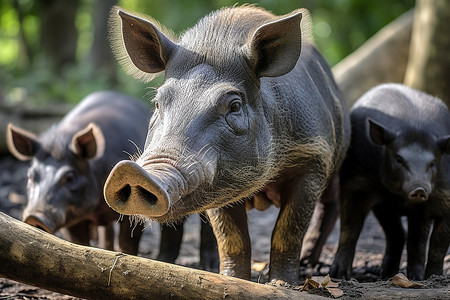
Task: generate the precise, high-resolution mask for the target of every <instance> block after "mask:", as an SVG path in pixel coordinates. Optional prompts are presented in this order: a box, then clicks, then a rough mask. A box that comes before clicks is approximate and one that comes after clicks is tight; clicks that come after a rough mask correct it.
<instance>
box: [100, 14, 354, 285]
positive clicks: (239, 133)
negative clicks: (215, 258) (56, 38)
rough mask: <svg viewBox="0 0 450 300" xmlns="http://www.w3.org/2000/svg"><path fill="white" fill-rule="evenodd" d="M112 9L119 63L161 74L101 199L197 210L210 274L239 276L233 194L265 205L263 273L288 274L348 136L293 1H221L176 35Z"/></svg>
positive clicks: (241, 231) (242, 241) (241, 256)
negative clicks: (139, 146)
mask: <svg viewBox="0 0 450 300" xmlns="http://www.w3.org/2000/svg"><path fill="white" fill-rule="evenodd" d="M116 12H117V14H113V16H112V18H113V21H112V23H113V24H115V26H116V28H113V32H117V33H116V35H117V36H115V37H113V40H118V41H119V42H118V43H116V45H115V47H116V52H117V54H118V56H119V57H124V56H125V57H126V58H125V59H124V61H123V62H124V65H125V66H126V67H129V69H128V71H129V72H130V73H132V74H133V75H135V76H136V77H138V78H140V79H146V80H148V79H149V78H150V77H149V76H148V74H150V75H151V74H154V73H157V72H161V71H165V81H164V84H163V85H162V86H161V87H160V88H159V89H158V91H157V93H156V96H155V98H154V102H155V107H156V110H155V113H154V115H153V117H152V119H151V120H150V124H149V130H148V134H147V141H146V146H145V148H144V151H143V153H142V155H141V156H140V157H139V158H138V159H137V160H136V162H130V161H124V162H120V163H119V164H117V165H116V166H115V167H114V169H113V170H112V171H111V173H110V175H109V177H108V180H107V182H106V185H105V189H104V193H105V199H106V201H107V202H108V204H109V205H110V206H111V207H112V208H113V209H114V210H116V211H118V212H120V213H122V214H131V215H141V216H143V217H144V218H150V219H153V220H157V221H159V222H169V223H170V222H172V221H173V220H176V219H179V218H182V217H183V216H185V215H188V214H191V213H195V212H200V211H204V210H208V216H209V219H210V221H211V224H212V227H213V229H214V233H215V235H216V238H217V242H218V250H219V256H220V272H221V273H222V274H226V275H231V276H237V277H241V278H246V279H249V278H250V261H251V260H250V254H251V249H250V240H249V235H248V228H247V217H246V212H245V205H244V202H243V201H244V200H245V199H247V200H248V201H252V205H254V206H255V207H263V206H265V204H266V203H272V204H275V205H277V206H279V207H280V214H279V217H278V220H277V223H276V225H275V228H274V231H273V233H272V247H271V262H270V274H269V277H270V278H271V279H281V280H284V281H288V282H290V283H293V284H295V283H298V281H299V264H300V251H301V243H302V239H303V236H304V233H305V231H306V228H307V226H308V223H309V220H310V217H311V215H312V212H313V209H314V205H315V203H316V202H317V201H318V199H319V198H320V197H321V195H322V192H323V190H324V189H325V188H326V187H327V185H328V184H329V183H330V182H331V181H332V178H333V176H334V175H335V171H336V169H337V168H339V166H340V164H341V162H342V160H343V156H344V153H345V151H346V148H347V146H348V141H349V120H348V117H347V115H346V112H345V108H344V107H343V104H342V101H341V99H340V98H339V91H338V90H337V87H336V85H335V83H334V80H333V78H332V75H331V72H330V69H329V67H328V66H327V65H326V63H325V61H324V60H323V58H322V57H321V56H320V54H319V53H318V52H317V51H316V50H315V49H314V47H313V46H312V44H311V43H310V42H309V41H308V40H307V38H305V39H304V42H303V43H302V39H301V36H302V31H301V27H300V21H301V19H302V16H303V14H304V13H305V11H295V12H293V13H291V14H289V15H287V16H282V17H276V16H274V15H272V14H270V13H268V12H267V11H265V10H263V9H260V8H255V7H235V8H229V9H223V10H219V11H216V12H213V13H211V14H210V15H208V16H206V17H205V18H203V19H202V20H201V21H199V23H198V24H197V25H196V26H194V27H193V28H191V29H190V30H188V31H187V32H186V33H185V34H184V35H183V36H182V37H181V38H180V39H179V40H178V41H175V39H174V38H169V37H168V36H169V34H168V33H166V32H165V31H164V30H163V29H161V28H159V27H158V26H157V25H156V24H157V23H156V22H153V21H151V20H150V19H148V18H143V17H142V18H141V17H138V16H134V15H132V14H130V13H127V12H124V11H123V10H121V9H117V10H116ZM122 39H123V40H122ZM300 53H301V57H300ZM299 58H300V59H299ZM243 199H244V200H243Z"/></svg>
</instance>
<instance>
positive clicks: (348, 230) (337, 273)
mask: <svg viewBox="0 0 450 300" xmlns="http://www.w3.org/2000/svg"><path fill="white" fill-rule="evenodd" d="M341 193H342V197H341V208H340V211H341V214H340V216H341V232H340V235H339V246H338V249H337V252H336V255H335V256H334V260H333V265H332V266H331V270H330V276H331V277H332V278H346V279H350V277H351V276H352V263H353V258H354V256H355V248H356V243H357V241H358V238H359V235H360V233H361V230H362V228H363V225H364V220H365V219H366V216H367V214H368V213H369V211H370V209H371V207H372V204H371V202H370V200H369V199H370V197H369V195H368V194H367V193H366V192H362V191H358V190H353V189H351V188H347V189H343V190H342V191H341Z"/></svg>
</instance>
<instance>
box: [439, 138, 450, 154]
mask: <svg viewBox="0 0 450 300" xmlns="http://www.w3.org/2000/svg"><path fill="white" fill-rule="evenodd" d="M437 144H438V146H439V148H440V149H441V151H442V153H445V154H450V135H446V136H443V137H441V138H439V139H438V141H437Z"/></svg>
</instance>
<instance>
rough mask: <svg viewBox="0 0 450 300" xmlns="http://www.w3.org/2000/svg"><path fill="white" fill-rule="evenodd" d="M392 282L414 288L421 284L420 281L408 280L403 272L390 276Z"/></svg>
mask: <svg viewBox="0 0 450 300" xmlns="http://www.w3.org/2000/svg"><path fill="white" fill-rule="evenodd" d="M392 283H393V284H395V285H396V286H399V287H402V288H415V287H420V286H422V284H420V283H417V282H414V281H411V280H409V279H408V278H407V277H406V276H405V274H403V273H398V274H397V275H395V276H394V277H392Z"/></svg>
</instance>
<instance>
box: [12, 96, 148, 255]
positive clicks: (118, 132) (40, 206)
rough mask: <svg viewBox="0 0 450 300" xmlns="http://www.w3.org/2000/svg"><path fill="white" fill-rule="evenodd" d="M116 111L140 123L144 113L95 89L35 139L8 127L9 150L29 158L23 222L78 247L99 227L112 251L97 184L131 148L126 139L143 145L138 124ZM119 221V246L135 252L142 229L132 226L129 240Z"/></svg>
mask: <svg viewBox="0 0 450 300" xmlns="http://www.w3.org/2000/svg"><path fill="white" fill-rule="evenodd" d="M122 114H128V115H132V116H133V117H134V120H135V121H136V122H139V120H140V122H142V123H143V124H145V123H146V122H147V120H148V119H149V117H150V116H149V115H150V114H149V112H148V111H147V109H146V107H145V106H144V105H142V104H140V103H139V102H138V101H136V100H134V99H132V98H129V97H126V96H124V95H121V94H118V93H114V92H98V93H94V94H91V95H89V96H88V97H86V98H85V99H84V100H83V101H82V102H81V103H80V104H79V105H78V106H77V107H75V108H74V109H73V110H72V111H71V112H69V114H67V115H66V117H65V118H64V119H63V120H62V121H61V122H60V123H58V124H57V125H54V126H53V127H51V128H50V129H48V130H47V131H45V132H44V133H42V134H41V135H40V136H39V137H38V136H36V135H34V134H33V133H31V132H29V131H26V130H24V129H21V128H18V127H15V126H14V125H12V124H10V125H9V126H8V140H7V142H8V147H9V149H10V151H11V153H12V154H13V155H14V156H15V157H17V158H18V159H21V160H30V161H31V162H30V167H29V169H28V173H27V177H28V180H27V198H28V204H27V206H26V208H25V210H24V212H23V221H24V222H26V223H28V224H30V225H33V226H35V227H38V228H40V229H43V230H45V231H46V232H49V233H52V234H53V233H55V232H57V231H59V230H62V231H63V232H64V233H65V234H67V235H68V238H69V239H70V240H71V241H72V242H76V243H79V244H84V245H89V240H90V227H92V226H93V225H94V226H102V227H104V231H103V232H99V235H100V238H101V239H100V240H99V243H100V246H102V247H105V248H107V249H111V250H113V249H114V248H113V247H114V229H113V227H112V226H113V222H114V221H116V220H118V219H119V215H118V214H117V213H116V212H114V211H113V210H111V209H110V208H109V207H108V206H107V205H106V203H105V202H104V200H103V193H102V192H103V185H104V182H105V180H106V177H107V175H108V173H109V170H110V169H111V168H112V166H113V165H114V164H115V163H116V162H118V161H119V160H122V159H125V158H126V157H127V156H128V154H126V153H135V152H136V151H137V150H136V146H135V145H134V144H132V143H130V142H129V140H132V141H133V142H134V143H136V144H137V145H143V144H144V140H145V134H146V130H142V129H141V127H139V124H131V123H130V122H128V121H127V122H125V121H126V120H124V119H123V116H122ZM94 122H95V123H94ZM116 122H119V124H117V123H116ZM120 223H121V232H120V236H119V245H120V247H121V250H122V251H124V252H126V253H132V254H136V253H137V246H138V242H139V236H140V234H141V231H142V228H139V227H140V226H138V228H136V229H135V230H134V233H133V237H134V238H132V234H131V230H132V229H133V228H132V227H130V223H129V220H128V218H125V219H124V220H123V221H122V222H120Z"/></svg>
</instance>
